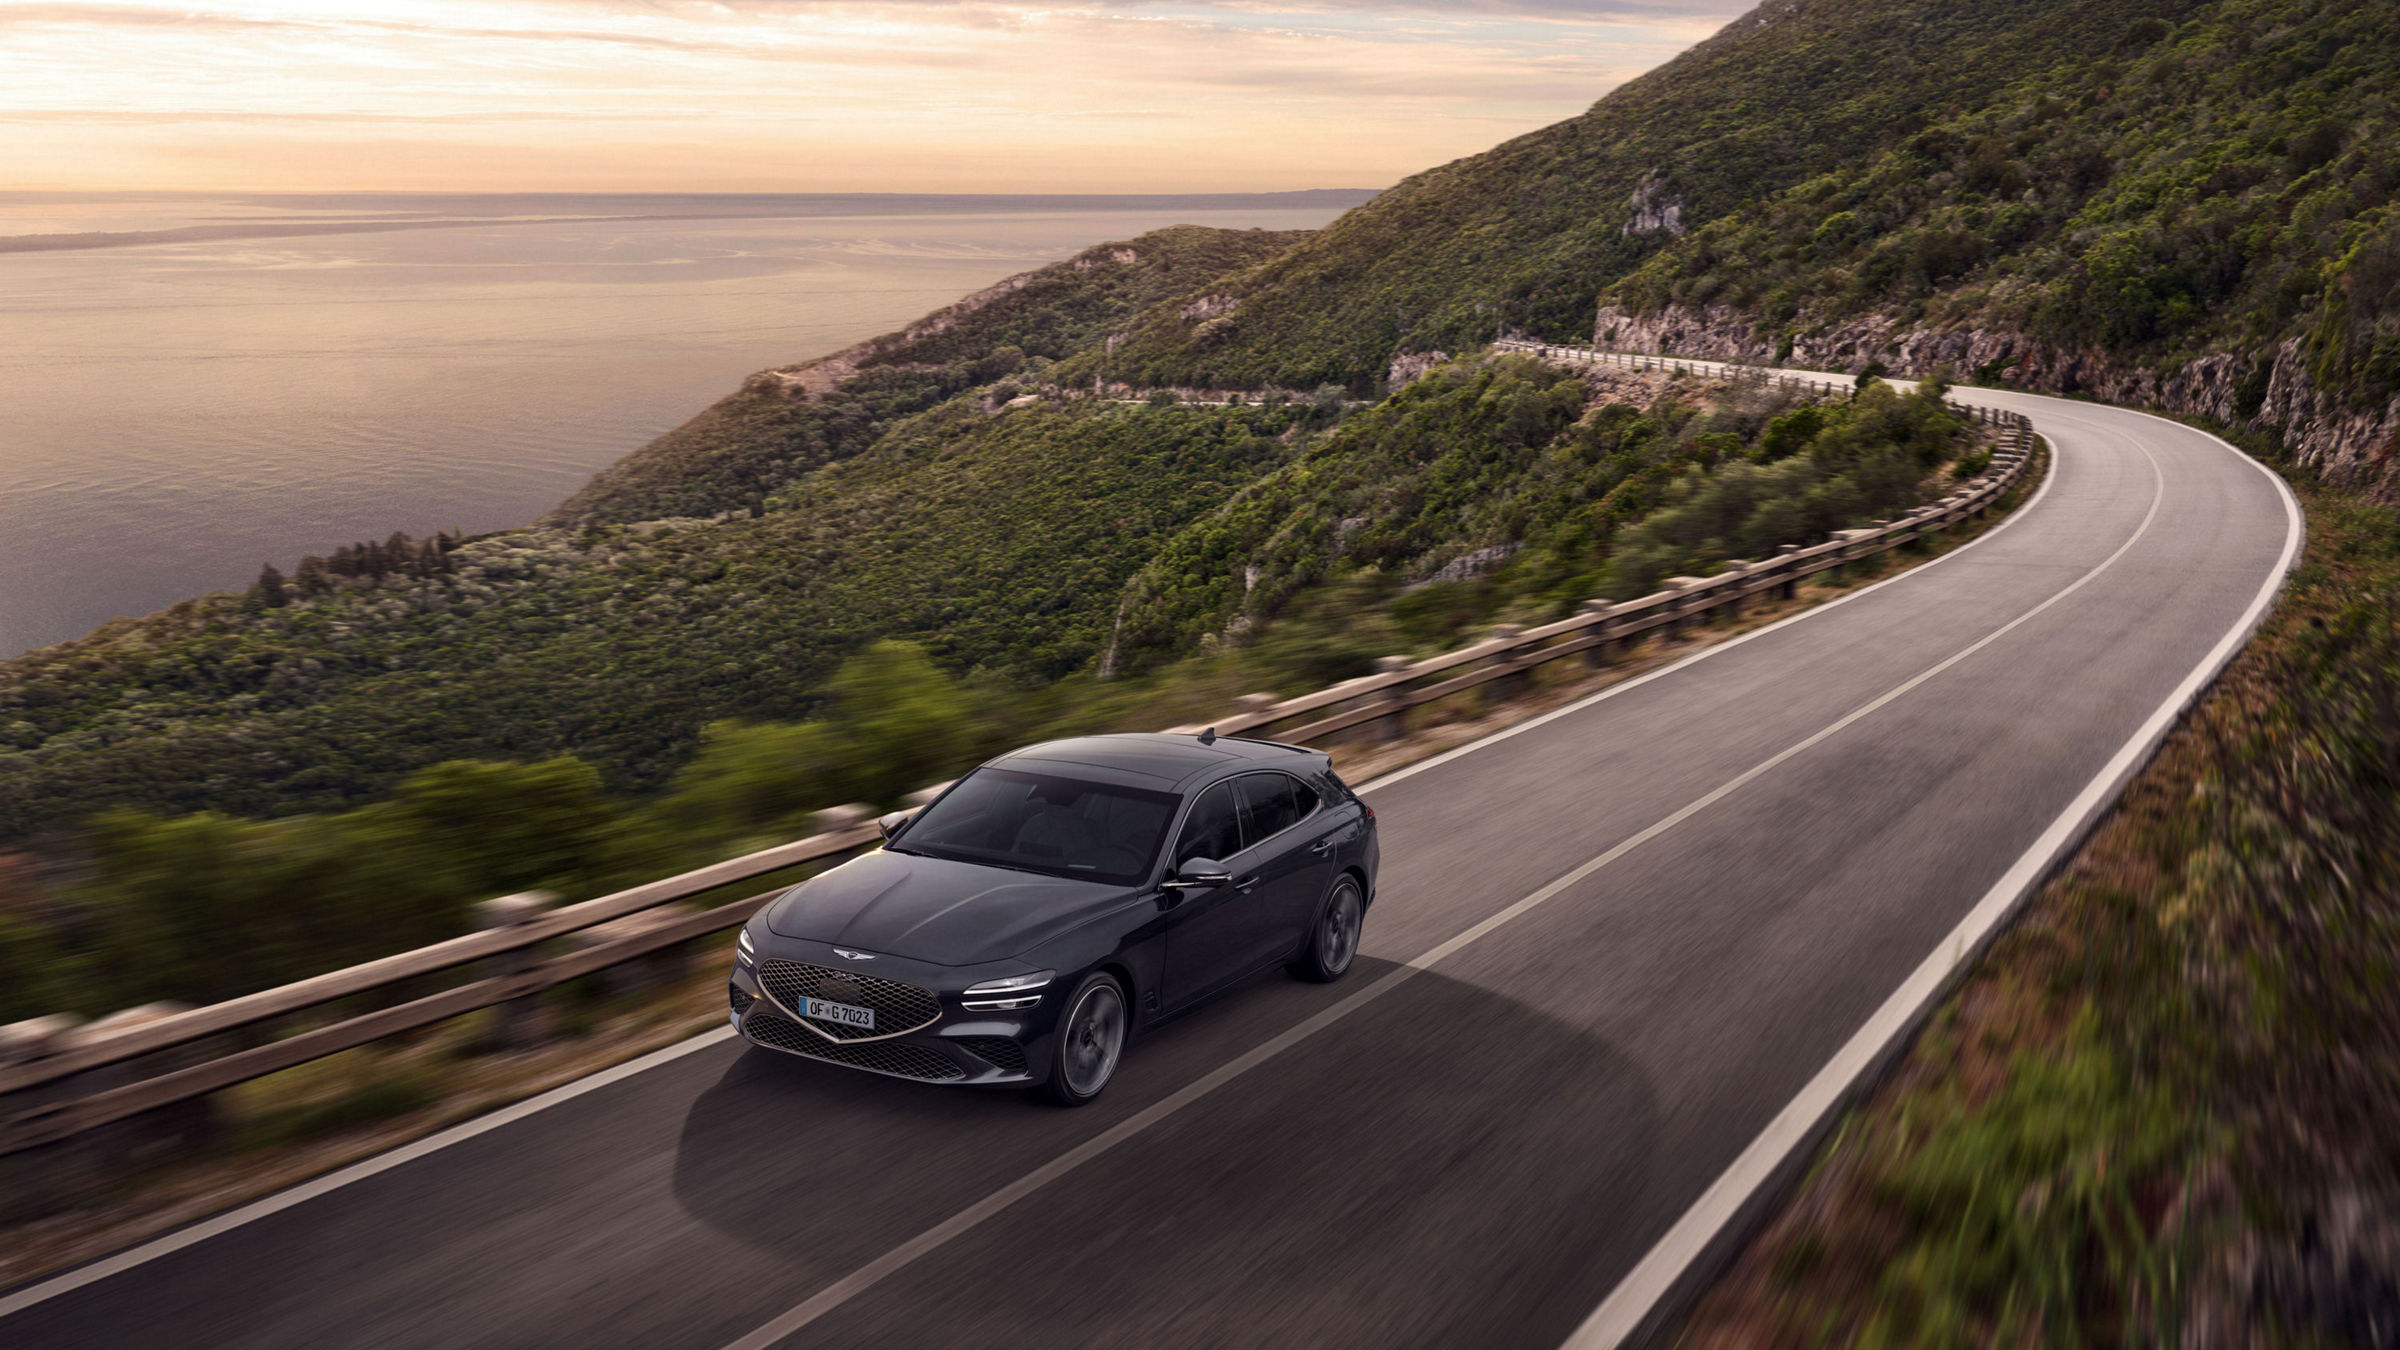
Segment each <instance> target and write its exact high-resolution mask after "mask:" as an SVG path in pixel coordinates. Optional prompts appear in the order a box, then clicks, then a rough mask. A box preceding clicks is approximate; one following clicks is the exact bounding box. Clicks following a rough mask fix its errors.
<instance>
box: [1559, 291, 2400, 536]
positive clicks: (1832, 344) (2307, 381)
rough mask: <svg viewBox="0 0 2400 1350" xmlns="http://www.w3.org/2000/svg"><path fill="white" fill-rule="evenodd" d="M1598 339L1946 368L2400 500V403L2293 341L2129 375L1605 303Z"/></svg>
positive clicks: (1800, 359) (1954, 331)
mask: <svg viewBox="0 0 2400 1350" xmlns="http://www.w3.org/2000/svg"><path fill="white" fill-rule="evenodd" d="M1592 336H1593V341H1594V342H1596V343H1598V344H1599V345H1600V346H1602V347H1605V348H1609V349H1613V350H1617V351H1635V352H1657V353H1662V354H1670V353H1671V354H1673V355H1677V356H1693V357H1706V358H1712V359H1716V360H1724V361H1748V362H1754V363H1759V364H1766V365H1776V364H1782V365H1790V366H1795V367H1800V368H1804V369H1814V370H1860V369H1863V368H1865V366H1866V365H1867V363H1869V362H1871V361H1881V362H1883V363H1884V365H1885V366H1887V367H1889V368H1890V369H1891V371H1892V373H1893V374H1895V375H1924V374H1929V373H1931V372H1932V371H1933V370H1934V369H1935V368H1936V367H1939V366H1947V367H1949V368H1950V370H1951V371H1952V373H1953V374H1954V375H1955V376H1956V377H1957V378H1958V379H1959V380H1960V381H1961V382H1962V383H1975V382H1977V381H1978V380H1983V381H1990V382H1998V383H2006V384H2008V385H2010V386H2013V387H2016V388H2021V389H2031V390H2035V391H2037V392H2041V393H2050V394H2078V393H2080V394H2090V395H2091V396H2093V397H2094V398H2099V399H2104V400H2106V401H2108V402H2110V403H2122V404H2126V405H2128V406H2131V407H2146V408H2155V409H2158V410H2159V411H2162V412H2168V413H2175V414H2179V415H2185V416H2197V417H2206V418H2209V419H2211V420H2213V421H2216V422H2218V423H2221V424H2223V425H2225V426H2229V427H2234V428H2236V429H2238V430H2242V431H2248V432H2256V433H2260V434H2267V435H2275V436H2279V437H2281V438H2282V440H2283V443H2284V444H2285V445H2287V446H2289V447H2290V448H2291V451H2292V453H2293V455H2294V457H2295V458H2297V459H2298V460H2299V462H2300V463H2302V464H2305V465H2307V466H2309V467H2311V468H2314V469H2316V470H2318V471H2319V472H2322V473H2324V474H2325V475H2326V476H2327V477H2329V478H2331V479H2333V480H2335V481H2337V482H2340V483H2344V484H2347V485H2351V486H2357V487H2363V488H2366V489H2368V490H2370V491H2373V492H2374V493H2375V494H2376V495H2378V496H2379V497H2381V498H2383V499H2385V500H2400V398H2396V399H2393V400H2391V401H2390V402H2388V403H2386V404H2385V405H2384V406H2383V407H2381V408H2369V409H2360V408H2356V407H2352V406H2349V405H2348V404H2347V403H2345V402H2344V401H2343V400H2341V399H2340V398H2338V397H2336V396H2335V395H2333V394H2331V393H2328V392H2327V391H2325V390H2322V389H2319V388H2318V387H2317V385H2316V382H2315V380H2314V379H2313V378H2312V377H2311V376H2310V374H2309V371H2308V366H2307V364H2306V362H2305V361H2304V360H2303V359H2302V353H2301V350H2300V348H2301V340H2300V339H2299V338H2292V339H2289V340H2287V341H2285V342H2284V343H2283V344H2282V345H2281V346H2279V347H2277V348H2276V349H2275V355H2274V359H2273V361H2272V362H2271V363H2268V364H2266V366H2265V368H2264V369H2263V370H2262V369H2261V368H2260V366H2261V363H2259V362H2256V361H2253V360H2252V359H2250V358H2248V357H2245V356H2239V355H2235V354H2232V353H2227V352H2220V353H2216V354H2213V355H2210V356H2204V357H2201V358H2200V359H2198V360H2196V361H2191V362H2188V363H2186V364H2185V365H2183V366H2182V367H2180V368H2179V369H2175V370H2172V371H2168V372H2164V373H2162V372H2161V371H2159V370H2156V369H2152V368H2149V367H2139V366H2130V365H2127V364H2125V363H2123V362H2121V361H2119V360H2117V359H2116V358H2114V357H2112V356H2111V355H2110V354H2109V353H2107V352H2105V351H2101V350H2097V349H2086V350H2067V349H2062V348H2059V347H2056V346H2053V345H2050V344H2047V343H2042V342H2036V341H2034V340H2033V339H2031V338H2028V337H2026V336H2025V335H2023V334H2022V333H2017V332H2012V331H2009V330H2006V329H1996V328H1994V329H1987V328H1966V327H1956V328H1924V327H1911V326H1908V325H1904V324H1901V323H1898V322H1896V321H1894V320H1892V319H1889V318H1885V317H1882V316H1878V315H1862V316H1859V317H1857V318H1852V319H1845V320H1842V321H1840V322H1837V323H1833V324H1829V325H1826V326H1825V327H1823V328H1819V329H1816V330H1813V331H1808V332H1795V333H1793V334H1791V335H1790V338H1789V342H1790V348H1789V350H1788V351H1783V350H1779V348H1781V347H1782V345H1783V339H1780V338H1778V337H1777V336H1775V335H1774V334H1772V333H1771V332H1769V331H1768V330H1766V329H1765V328H1764V326H1763V325H1761V324H1760V323H1759V322H1758V321H1757V320H1755V319H1754V318H1752V317H1751V316H1750V315H1748V314H1747V313H1745V312H1743V311H1740V310H1737V309H1733V308H1730V307H1727V306H1710V307H1708V308H1705V309H1693V308H1690V307H1687V306H1682V305H1669V306H1667V307H1666V308H1664V309H1661V310H1658V311H1656V312H1654V313H1650V314H1633V313H1629V312H1628V311H1626V310H1624V309H1622V308H1620V307H1618V306H1614V305H1603V306H1601V307H1600V310H1599V313H1598V315H1597V317H1596V319H1595V321H1594V323H1593V328H1592Z"/></svg>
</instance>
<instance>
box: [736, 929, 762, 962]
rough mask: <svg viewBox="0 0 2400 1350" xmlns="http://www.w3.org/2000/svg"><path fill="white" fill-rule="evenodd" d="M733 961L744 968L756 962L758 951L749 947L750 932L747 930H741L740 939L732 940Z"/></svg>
mask: <svg viewBox="0 0 2400 1350" xmlns="http://www.w3.org/2000/svg"><path fill="white" fill-rule="evenodd" d="M733 959H734V960H735V961H736V962H737V963H739V964H741V965H745V966H747V965H752V964H754V963H756V962H757V960H758V949H757V948H756V947H753V946H751V945H750V930H749V929H747V928H745V929H743V930H742V935H741V936H740V937H737V938H735V939H734V940H733Z"/></svg>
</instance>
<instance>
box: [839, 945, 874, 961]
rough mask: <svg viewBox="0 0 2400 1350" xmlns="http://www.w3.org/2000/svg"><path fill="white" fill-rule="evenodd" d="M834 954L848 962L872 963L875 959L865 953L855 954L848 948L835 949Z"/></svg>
mask: <svg viewBox="0 0 2400 1350" xmlns="http://www.w3.org/2000/svg"><path fill="white" fill-rule="evenodd" d="M833 954H834V955H835V956H838V957H841V958H843V959H844V960H847V961H872V960H874V959H875V958H874V957H872V956H869V955H867V954H866V953H865V952H854V951H852V950H850V949H849V948H848V947H836V948H834V949H833Z"/></svg>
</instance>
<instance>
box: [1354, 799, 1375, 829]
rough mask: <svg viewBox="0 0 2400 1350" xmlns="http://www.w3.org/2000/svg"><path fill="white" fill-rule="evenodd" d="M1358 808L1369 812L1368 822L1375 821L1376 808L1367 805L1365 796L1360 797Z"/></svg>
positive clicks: (1372, 822) (1370, 823)
mask: <svg viewBox="0 0 2400 1350" xmlns="http://www.w3.org/2000/svg"><path fill="white" fill-rule="evenodd" d="M1358 809H1359V810H1361V811H1364V812H1366V813H1367V823H1368V824H1369V825H1372V824H1374V823H1375V808H1374V807H1372V806H1369V805H1367V802H1366V799H1365V798H1363V797H1362V798H1360V799H1359V802H1358Z"/></svg>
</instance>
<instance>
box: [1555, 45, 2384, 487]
mask: <svg viewBox="0 0 2400 1350" xmlns="http://www.w3.org/2000/svg"><path fill="white" fill-rule="evenodd" d="M2112 38H2113V40H2112V41H2110V42H2109V43H2107V44H2104V45H2103V46H2102V47H2101V48H2099V49H2097V50H2095V51H2094V52H2093V53H2092V55H2091V58H2090V59H2087V60H2083V61H2079V62H2073V63H2062V64H2060V65H2058V66H2055V67H2052V68H2048V69H2044V70H2041V71H2039V72H2033V73H2028V74H2026V75H2024V76H2023V77H2022V78H2020V79H2018V80H2016V81H2015V82H2014V83H2013V84H2012V85H2011V86H2010V87H2009V88H2007V89H2005V90H2004V91H2003V92H2002V94H2001V96H2000V97H1997V98H1995V99H1992V100H1991V101H1989V102H1987V103H1984V104H1982V105H1980V106H1974V107H1971V108H1967V109H1965V110H1962V111H1957V112H1953V113H1951V114H1950V115H1948V116H1945V117H1942V118H1940V119H1939V120H1937V121H1935V122H1934V123H1933V124H1932V125H1929V126H1926V127H1924V128H1923V129H1921V130H1919V131H1916V132H1915V133H1913V134H1911V135H1910V136H1908V137H1907V138H1906V139H1905V140H1903V141H1901V142H1900V143H1898V144H1897V145H1895V146H1893V147H1892V148H1890V149H1889V150H1887V151H1885V152H1884V153H1882V154H1880V155H1877V156H1874V157H1871V158H1865V159H1861V160H1859V161H1858V162H1855V163H1849V164H1844V165H1841V166H1839V167H1836V168H1834V169H1832V170H1831V171H1829V172H1826V173H1824V174H1822V175H1819V176H1816V177H1813V178H1811V179H1809V180H1808V181H1806V182H1804V183H1801V184H1799V185H1797V186H1795V187H1792V188H1790V189H1789V190H1786V191H1783V192H1780V193H1777V194H1775V195H1773V196H1771V197H1767V198H1764V199H1762V200H1760V201H1756V202H1752V203H1750V204H1748V205H1747V206H1745V207H1744V208H1743V209H1741V210H1739V211H1737V212H1734V213H1733V214H1731V215H1729V216H1726V217H1723V218H1720V219H1718V220H1716V221H1713V222H1711V223H1709V224H1707V225H1705V226H1703V227H1702V228H1700V229H1698V230H1696V231H1694V232H1693V233H1692V234H1690V235H1689V236H1687V237H1685V238H1683V239H1680V240H1678V241H1676V242H1675V243H1673V244H1672V245H1670V246H1669V247H1667V248H1666V249H1664V250H1662V251H1661V252H1660V253H1658V254H1657V255H1655V256H1653V257H1652V258H1651V259H1649V260H1648V261H1647V262H1646V263H1645V264H1644V265H1643V266H1642V267H1640V268H1639V269H1637V270H1636V271H1635V272H1633V273H1632V274H1631V275H1630V276H1628V277H1626V278H1624V279H1623V280H1621V281H1620V282H1618V283H1617V284H1615V285H1614V286H1612V287H1611V288H1610V289H1609V290H1608V292H1607V294H1606V296H1605V297H1604V298H1605V299H1606V301H1607V302H1608V303H1610V304H1611V305H1613V306H1617V307H1619V309H1620V310H1621V312H1622V313H1623V314H1624V315H1625V316H1626V318H1627V319H1630V320H1632V321H1633V322H1631V323H1627V324H1624V325H1622V327H1623V329H1624V331H1623V332H1620V333H1619V334H1618V335H1617V336H1618V337H1620V338H1623V337H1625V336H1627V335H1628V334H1630V333H1632V332H1634V331H1635V330H1637V329H1639V330H1641V331H1642V332H1643V333H1644V335H1645V336H1648V335H1654V334H1656V335H1661V336H1664V335H1665V334H1671V335H1672V340H1674V341H1676V342H1677V343H1679V344H1680V345H1681V346H1683V347H1694V346H1700V347H1712V346H1713V347H1722V346H1723V344H1725V343H1726V342H1727V341H1728V340H1729V339H1730V340H1734V341H1737V342H1738V341H1739V339H1741V338H1745V337H1746V338H1747V339H1748V340H1749V342H1750V344H1751V347H1752V348H1753V349H1754V350H1757V351H1760V352H1762V353H1763V352H1770V351H1773V350H1776V349H1780V350H1784V351H1793V350H1794V349H1795V348H1796V353H1795V359H1809V360H1834V361H1840V360H1864V359H1867V358H1868V357H1870V356H1875V355H1883V356H1887V357H1889V356H1891V355H1892V354H1893V352H1894V351H1895V350H1897V349H1899V348H1900V347H1901V346H1902V345H1903V343H1904V342H1905V340H1906V339H1907V338H1909V337H1910V336H1911V335H1912V334H1914V335H1923V334H1927V333H1933V334H1941V335H1946V337H1947V340H1941V339H1927V338H1924V337H1922V336H1920V337H1919V338H1918V345H1917V347H1916V348H1915V349H1914V350H1918V351H1921V352H1923V353H1925V354H1926V359H1950V360H1953V361H1954V362H1956V363H1958V364H1959V365H1961V366H1962V367H1964V368H1966V369H1967V370H1969V371H1970V372H1972V373H1977V374H1980V375H1981V376H1982V377H1983V378H1985V379H2016V380H2020V381H2022V382H2026V383H2031V384H2035V385H2037V386H2040V387H2045V388H2060V389H2065V390H2068V391H2073V390H2076V389H2078V388H2092V389H2104V388H2106V389H2112V390H2113V391H2115V392H2121V393H2123V394H2126V395H2128V396H2131V397H2135V398H2137V399H2140V400H2142V401H2147V402H2162V403H2166V404H2169V405H2171V406H2173V405H2180V406H2181V408H2182V410H2186V411H2193V412H2208V413H2211V414H2214V415H2217V416H2220V417H2225V418H2226V419H2227V420H2233V421H2243V420H2248V419H2251V418H2253V417H2255V416H2257V415H2258V414H2260V412H2261V410H2262V408H2263V409H2265V410H2266V412H2267V413H2268V414H2269V420H2271V421H2273V422H2275V423H2278V424H2281V423H2291V422H2297V421H2301V420H2305V419H2308V418H2311V417H2314V416H2316V415H2317V414H2318V413H2319V412H2320V411H2321V410H2320V409H2318V408H2316V407H2314V406H2312V405H2311V403H2310V401H2309V399H2308V397H2307V394H2308V391H2309V390H2311V389H2312V388H2313V389H2314V390H2315V391H2317V392H2320V393H2322V394H2323V395H2325V396H2326V397H2327V399H2328V401H2329V402H2330V403H2331V404H2333V405H2335V406H2337V407H2341V408H2350V409H2375V408H2379V407H2381V406H2383V405H2384V404H2386V403H2387V402H2388V401H2389V400H2391V399H2392V398H2393V396H2394V395H2395V394H2396V393H2400V209H2395V207H2394V206H2393V195H2394V192H2395V190H2400V22H2395V19H2394V15H2393V12H2392V10H2391V8H2390V7H2389V6H2388V5H2378V4H2369V3H2352V4H2320V3H2314V2H2313V0H2228V3H2222V4H2215V5H2208V6H2202V7H2195V8H2194V9H2193V10H2192V11H2191V12H2190V13H2189V14H2188V15H2185V16H2182V17H2181V21H2180V22H2173V23H2170V22H2165V21H2160V20H2144V21H2141V22H2138V23H2133V24H2129V25H2127V26H2125V27H2124V28H2122V29H2121V30H2118V31H2117V32H2115V33H2114V34H2113V35H2112ZM1618 326H1620V325H1619V324H1618V323H1617V322H1616V321H1615V320H1612V319H1607V318H1604V319H1603V321H1602V327H1603V328H1604V329H1605V328H1612V327H1618ZM1662 329H1663V330H1664V333H1662V332H1661V330H1662ZM2210 356H2226V357H2231V358H2234V359H2233V360H2232V361H2231V363H2229V364H2228V363H2223V362H2220V363H2218V364H2216V365H2214V366H2195V365H2194V363H2195V361H2198V360H2200V359H2202V358H2206V357H2210ZM2279 356H2281V357H2282V358H2283V362H2282V368H2281V370H2280V371H2278V369H2277V358H2278V357H2279ZM1920 364H1922V361H1920ZM1975 367H1982V369H1981V370H1980V371H1976V370H1975V369H1974V368H1975ZM2178 377H2181V379H2180V380H2179V379H2178ZM2278 380H2280V385H2278ZM2369 448H2372V447H2369Z"/></svg>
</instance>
